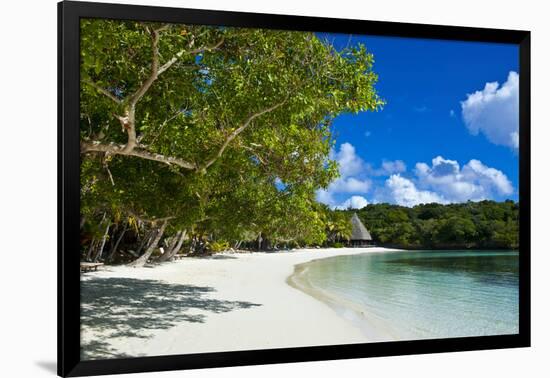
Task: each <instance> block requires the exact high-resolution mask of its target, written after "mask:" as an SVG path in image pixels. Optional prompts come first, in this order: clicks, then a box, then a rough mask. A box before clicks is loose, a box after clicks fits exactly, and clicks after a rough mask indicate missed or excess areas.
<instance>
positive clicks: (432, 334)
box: [293, 250, 519, 341]
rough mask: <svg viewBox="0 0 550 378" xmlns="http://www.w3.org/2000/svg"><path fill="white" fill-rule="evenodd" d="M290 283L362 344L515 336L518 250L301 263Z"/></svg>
mask: <svg viewBox="0 0 550 378" xmlns="http://www.w3.org/2000/svg"><path fill="white" fill-rule="evenodd" d="M293 279H294V280H295V281H296V282H298V283H299V285H298V286H299V287H301V288H302V289H304V288H305V289H306V291H307V292H308V293H309V294H312V295H314V296H315V297H317V298H318V299H320V300H323V301H325V302H327V303H328V304H329V305H330V306H332V307H333V308H334V309H335V310H336V311H337V312H338V313H339V314H340V315H342V316H344V317H346V318H348V319H349V320H351V321H353V322H355V323H356V324H357V325H359V326H360V327H361V328H362V329H363V330H364V332H365V333H367V336H368V337H369V339H372V340H373V341H374V340H376V341H382V340H405V339H424V338H441V337H462V336H482V335H502V334H514V333H517V332H518V316H519V310H518V253H517V252H507V251H504V252H503V251H494V252H493V251H471V250H469V251H406V252H388V253H372V254H370V253H366V254H360V255H350V256H338V257H332V258H327V259H320V260H315V261H312V262H309V263H306V264H302V265H301V266H299V267H298V268H297V269H296V273H295V275H294V277H293Z"/></svg>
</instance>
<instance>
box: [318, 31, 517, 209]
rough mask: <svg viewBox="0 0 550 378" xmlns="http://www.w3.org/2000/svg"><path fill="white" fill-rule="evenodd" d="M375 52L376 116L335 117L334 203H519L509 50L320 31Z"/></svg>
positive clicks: (513, 58)
mask: <svg viewBox="0 0 550 378" xmlns="http://www.w3.org/2000/svg"><path fill="white" fill-rule="evenodd" d="M318 36H319V37H320V38H323V39H325V38H326V39H327V40H328V41H329V42H330V43H332V44H333V45H334V46H335V47H336V48H337V49H342V48H344V47H345V46H347V45H355V44H357V43H362V44H364V45H365V46H366V47H367V50H368V51H369V52H371V53H373V54H374V58H375V64H374V71H375V72H376V73H377V74H378V75H379V81H378V83H377V85H376V88H377V90H378V93H379V94H380V96H381V97H382V98H383V99H385V100H386V102H387V105H386V106H385V107H384V108H383V110H381V111H379V112H376V113H372V112H366V113H360V114H357V115H352V114H343V115H340V116H338V117H337V118H336V120H335V121H334V135H335V139H336V145H335V148H334V151H333V153H332V158H333V159H335V160H337V161H339V162H340V173H341V178H340V179H339V180H337V181H336V182H335V183H333V184H332V185H331V186H330V187H329V188H328V190H324V191H319V192H318V199H319V200H320V201H321V202H324V203H327V204H328V205H331V206H333V207H348V206H351V207H362V206H364V205H365V204H366V203H376V202H390V203H398V204H401V205H405V206H413V205H415V204H418V203H426V202H440V203H452V202H464V201H467V200H473V201H477V200H481V199H494V200H497V201H501V200H505V199H514V200H517V198H518V168H519V167H518V149H517V147H518V146H517V141H518V139H517V136H518V134H517V132H518V123H519V121H518V109H519V105H518V81H519V78H518V74H517V73H518V69H519V56H518V52H519V51H518V47H517V46H516V45H506V44H494V43H478V42H455V41H442V40H424V39H410V38H395V37H374V36H350V35H341V34H320V35H318Z"/></svg>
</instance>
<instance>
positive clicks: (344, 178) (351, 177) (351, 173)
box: [317, 143, 372, 207]
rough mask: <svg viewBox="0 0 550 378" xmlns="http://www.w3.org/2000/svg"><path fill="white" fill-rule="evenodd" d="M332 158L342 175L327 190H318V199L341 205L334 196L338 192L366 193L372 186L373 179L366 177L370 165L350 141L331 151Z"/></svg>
mask: <svg viewBox="0 0 550 378" xmlns="http://www.w3.org/2000/svg"><path fill="white" fill-rule="evenodd" d="M329 158H330V159H333V160H336V162H337V163H338V167H339V168H338V169H339V172H340V177H339V178H337V179H336V180H334V181H333V182H332V183H331V184H330V185H329V186H328V188H327V189H326V190H318V191H317V200H318V201H319V202H322V203H324V204H327V205H329V206H333V207H335V206H339V205H338V201H337V200H335V198H334V196H335V194H337V193H354V194H364V193H367V192H368V191H369V190H370V188H371V185H372V183H371V180H370V179H368V178H367V177H365V173H366V171H367V167H368V165H367V164H366V163H365V161H364V160H363V159H361V157H360V156H359V155H357V153H356V151H355V147H354V146H353V145H352V144H350V143H342V144H341V145H340V149H339V150H338V151H334V150H332V151H331V152H330V156H329Z"/></svg>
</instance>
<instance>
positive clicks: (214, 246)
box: [207, 241, 229, 252]
mask: <svg viewBox="0 0 550 378" xmlns="http://www.w3.org/2000/svg"><path fill="white" fill-rule="evenodd" d="M207 248H208V250H209V251H210V252H221V251H226V250H228V249H229V243H228V242H226V241H214V242H211V243H210V244H208V247H207Z"/></svg>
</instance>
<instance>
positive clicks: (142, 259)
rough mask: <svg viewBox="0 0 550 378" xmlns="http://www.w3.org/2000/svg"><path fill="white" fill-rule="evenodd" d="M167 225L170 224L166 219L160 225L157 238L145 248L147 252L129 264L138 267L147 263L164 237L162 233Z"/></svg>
mask: <svg viewBox="0 0 550 378" xmlns="http://www.w3.org/2000/svg"><path fill="white" fill-rule="evenodd" d="M167 225H168V221H167V220H165V221H164V223H163V224H162V226H160V229H159V230H158V232H157V234H156V236H155V238H154V239H153V241H152V242H151V244H149V246H148V247H147V249H146V250H145V253H144V254H143V255H142V256H140V257H139V258H138V259H136V260H134V261H133V262H131V263H130V264H128V266H133V267H135V268H137V267H142V266H144V265H145V263H146V262H147V260H149V257H151V255H152V254H153V252H154V251H155V248H156V247H157V245H158V243H159V241H160V238H162V235H163V234H164V230H166V226H167Z"/></svg>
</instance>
